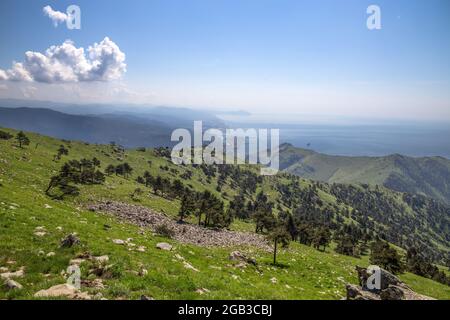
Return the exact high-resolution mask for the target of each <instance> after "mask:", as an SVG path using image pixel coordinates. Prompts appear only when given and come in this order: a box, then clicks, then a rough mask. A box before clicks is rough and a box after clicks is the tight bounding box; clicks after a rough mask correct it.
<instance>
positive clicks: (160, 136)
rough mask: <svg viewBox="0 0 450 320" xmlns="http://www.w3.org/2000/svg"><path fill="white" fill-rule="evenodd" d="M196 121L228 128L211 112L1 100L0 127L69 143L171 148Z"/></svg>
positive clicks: (206, 125)
mask: <svg viewBox="0 0 450 320" xmlns="http://www.w3.org/2000/svg"><path fill="white" fill-rule="evenodd" d="M194 120H202V121H203V125H204V127H205V128H208V127H215V128H223V127H224V126H225V125H224V123H223V122H222V121H221V120H220V119H218V118H217V117H216V116H215V115H213V114H211V113H208V112H206V111H199V110H192V109H187V108H168V107H146V108H145V107H142V106H136V105H130V106H126V105H101V104H99V105H77V104H65V103H55V102H43V101H27V100H13V99H3V100H2V99H0V126H3V127H8V128H13V129H18V130H25V131H33V132H37V133H40V134H44V135H49V136H52V137H56V138H60V139H67V140H81V141H85V142H90V143H101V144H105V143H109V142H111V141H114V142H116V143H118V144H121V145H123V146H125V147H127V148H136V147H158V146H169V145H171V144H173V142H171V141H170V136H171V133H172V131H173V130H174V129H176V128H186V129H191V128H192V127H193V121H194Z"/></svg>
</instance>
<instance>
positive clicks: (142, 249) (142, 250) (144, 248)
mask: <svg viewBox="0 0 450 320" xmlns="http://www.w3.org/2000/svg"><path fill="white" fill-rule="evenodd" d="M146 249H147V248H146V247H144V246H139V247H138V248H137V249H136V251H139V252H145V250H146Z"/></svg>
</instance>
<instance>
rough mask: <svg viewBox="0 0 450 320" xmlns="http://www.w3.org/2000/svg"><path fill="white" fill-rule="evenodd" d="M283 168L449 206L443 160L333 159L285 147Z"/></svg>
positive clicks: (448, 167)
mask: <svg viewBox="0 0 450 320" xmlns="http://www.w3.org/2000/svg"><path fill="white" fill-rule="evenodd" d="M280 165H281V169H282V170H284V171H286V172H289V173H292V174H295V175H298V176H300V177H303V178H307V179H312V180H316V181H323V182H329V183H334V182H336V183H347V184H364V183H365V184H370V185H372V186H376V185H379V186H385V187H387V188H389V189H391V190H395V191H400V192H407V193H414V194H420V195H425V196H428V197H431V198H434V199H436V200H439V201H441V202H444V203H447V204H449V203H450V160H448V159H445V158H443V157H422V158H412V157H406V156H402V155H399V154H393V155H389V156H384V157H348V156H332V155H326V154H321V153H317V152H314V151H312V150H306V149H301V148H295V147H294V146H292V145H290V144H283V145H281V147H280Z"/></svg>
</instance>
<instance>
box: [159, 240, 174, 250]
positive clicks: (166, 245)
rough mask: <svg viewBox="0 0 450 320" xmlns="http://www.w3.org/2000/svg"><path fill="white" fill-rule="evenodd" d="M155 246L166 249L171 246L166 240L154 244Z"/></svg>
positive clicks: (169, 248) (170, 248)
mask: <svg viewBox="0 0 450 320" xmlns="http://www.w3.org/2000/svg"><path fill="white" fill-rule="evenodd" d="M156 248H158V249H161V250H166V251H170V250H172V246H171V245H170V244H168V243H166V242H160V243H158V244H156Z"/></svg>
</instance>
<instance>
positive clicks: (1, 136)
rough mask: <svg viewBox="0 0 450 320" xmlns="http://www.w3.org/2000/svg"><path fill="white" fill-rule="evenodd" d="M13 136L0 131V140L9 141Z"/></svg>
mask: <svg viewBox="0 0 450 320" xmlns="http://www.w3.org/2000/svg"><path fill="white" fill-rule="evenodd" d="M12 137H13V136H12V135H11V134H9V133H8V132H5V131H1V130H0V139H1V140H9V139H11V138H12Z"/></svg>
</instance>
